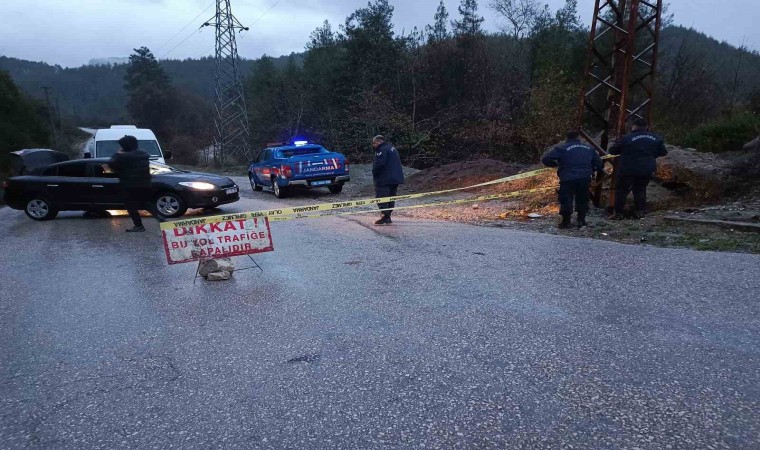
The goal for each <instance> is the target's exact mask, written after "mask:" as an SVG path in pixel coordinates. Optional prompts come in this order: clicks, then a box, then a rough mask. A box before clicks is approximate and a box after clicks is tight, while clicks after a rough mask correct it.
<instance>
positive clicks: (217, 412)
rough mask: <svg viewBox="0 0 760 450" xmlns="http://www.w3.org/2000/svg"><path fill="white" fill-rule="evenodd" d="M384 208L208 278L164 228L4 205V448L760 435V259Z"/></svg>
mask: <svg viewBox="0 0 760 450" xmlns="http://www.w3.org/2000/svg"><path fill="white" fill-rule="evenodd" d="M243 187H244V189H246V187H245V186H243ZM249 190H250V189H248V191H249ZM248 191H247V192H246V193H245V197H246V198H245V199H244V200H242V201H241V202H239V203H237V204H235V205H231V206H228V207H225V208H223V211H247V210H253V209H261V208H269V207H272V206H274V205H278V204H283V203H287V204H294V203H302V204H308V203H313V202H314V200H313V198H314V197H317V198H318V199H317V201H330V200H331V199H334V198H335V197H332V196H328V195H322V194H309V195H308V196H307V197H306V198H300V199H290V200H287V201H284V202H283V201H279V200H276V199H274V198H273V197H272V196H271V194H266V193H263V194H259V193H255V194H254V193H251V192H248ZM344 196H346V194H344ZM310 197H311V198H310ZM346 198H347V197H346ZM374 219H375V216H374V215H371V216H352V217H350V218H329V219H322V220H308V221H291V222H279V223H273V224H272V233H273V236H274V244H275V252H273V253H268V254H264V255H260V256H257V258H256V259H257V261H258V262H259V264H261V266H262V267H263V268H264V270H265V272H264V273H263V274H259V273H258V272H256V271H244V272H241V273H239V274H236V276H235V278H234V279H233V280H232V281H229V282H223V283H217V284H211V283H207V282H205V281H200V282H198V283H197V284H195V285H193V283H192V281H193V275H194V271H195V266H194V265H192V264H186V265H179V266H171V267H169V266H168V265H167V264H166V261H165V257H164V254H163V251H162V248H161V240H160V233H159V230H158V225H157V224H156V222H155V221H153V220H151V219H147V220H146V226H147V228H148V231H147V232H146V233H144V234H137V235H128V234H126V233H124V231H123V230H124V229H125V228H127V227H128V226H129V219H128V218H126V217H118V218H111V219H84V218H82V217H81V214H79V213H62V214H61V215H60V216H59V218H58V219H57V220H55V221H52V222H45V223H37V222H33V221H31V220H29V219H27V218H26V217H25V216H24V215H23V213H22V212H20V211H13V210H9V209H7V208H5V209H0V235H2V236H3V237H2V242H3V245H2V253H1V254H0V267H2V272H1V275H0V287H1V289H2V291H1V292H2V294H0V295H1V299H0V411H2V412H1V413H0V414H1V417H0V446H1V447H3V448H20V447H47V448H82V447H87V448H169V447H181V448H209V447H229V448H238V447H243V448H251V447H264V448H283V447H291V448H379V447H403V448H411V447H418V448H420V447H432V448H450V447H458V448H467V447H494V448H558V447H567V446H574V447H585V448H624V447H625V448H634V447H640V448H652V449H654V448H708V446H711V448H750V447H756V446H757V445H758V441H759V440H760V413H759V412H758V411H760V381H759V380H760V318H759V310H760V308H759V307H758V298H759V297H760V296H759V295H758V294H759V293H760V276H758V275H760V258H758V257H757V256H753V255H744V254H728V253H725V254H721V253H707V252H695V251H690V250H673V249H662V248H653V247H643V246H641V247H640V246H626V245H620V244H615V243H610V242H601V241H592V240H585V239H572V238H567V237H562V236H552V235H546V234H534V233H527V232H519V231H509V230H504V229H496V228H482V227H474V226H468V225H461V224H451V223H440V222H423V221H412V220H408V219H403V218H399V219H398V221H397V223H396V224H395V225H394V226H392V227H381V228H377V227H374V226H372V225H371V221H372V220H374ZM237 261H238V263H239V264H244V263H245V259H242V258H241V259H238V260H237ZM668 446H670V447H668Z"/></svg>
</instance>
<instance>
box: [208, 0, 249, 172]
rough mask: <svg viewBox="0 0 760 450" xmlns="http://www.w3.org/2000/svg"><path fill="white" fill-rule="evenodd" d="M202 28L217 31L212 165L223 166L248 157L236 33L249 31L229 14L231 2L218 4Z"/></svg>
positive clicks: (221, 0) (244, 105)
mask: <svg viewBox="0 0 760 450" xmlns="http://www.w3.org/2000/svg"><path fill="white" fill-rule="evenodd" d="M203 26H204V27H205V26H213V27H214V28H215V30H216V46H215V47H216V48H215V50H216V51H215V60H216V74H215V79H216V80H215V81H216V99H215V102H214V106H215V109H216V120H215V125H216V126H215V135H214V161H215V162H216V164H218V165H224V164H225V162H226V161H227V160H228V159H229V158H240V157H245V158H247V159H248V158H249V157H250V152H251V147H250V136H251V132H250V130H249V129H248V109H247V108H246V104H245V94H244V92H243V84H242V82H241V80H240V59H239V57H238V51H237V42H236V40H235V33H236V32H238V33H239V32H241V31H244V30H245V31H248V27H244V26H243V25H242V24H241V23H240V22H239V21H238V20H237V19H236V18H235V16H234V15H233V14H232V8H231V7H230V0H217V2H216V14H215V15H214V17H213V18H212V19H211V20H209V21H208V22H206V23H204V24H203Z"/></svg>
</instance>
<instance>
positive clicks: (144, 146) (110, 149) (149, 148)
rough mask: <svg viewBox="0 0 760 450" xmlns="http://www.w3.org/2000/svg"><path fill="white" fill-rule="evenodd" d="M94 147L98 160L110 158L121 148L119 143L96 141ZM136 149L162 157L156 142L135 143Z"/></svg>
mask: <svg viewBox="0 0 760 450" xmlns="http://www.w3.org/2000/svg"><path fill="white" fill-rule="evenodd" d="M96 145H97V147H96V148H97V157H98V158H110V157H111V156H113V155H114V153H116V152H118V151H119V149H120V148H121V146H120V145H119V141H98V143H97V144H96ZM137 147H138V148H139V149H141V150H142V151H144V152H145V153H147V154H149V155H150V156H156V157H159V158H160V157H161V156H162V155H161V150H160V149H159V148H158V142H156V141H137Z"/></svg>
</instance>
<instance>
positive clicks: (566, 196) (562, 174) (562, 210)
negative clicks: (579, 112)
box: [541, 130, 604, 229]
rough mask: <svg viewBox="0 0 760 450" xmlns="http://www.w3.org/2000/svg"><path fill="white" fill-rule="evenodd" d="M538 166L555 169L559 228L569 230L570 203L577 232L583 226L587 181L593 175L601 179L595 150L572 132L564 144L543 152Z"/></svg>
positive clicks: (587, 194) (586, 211)
mask: <svg viewBox="0 0 760 450" xmlns="http://www.w3.org/2000/svg"><path fill="white" fill-rule="evenodd" d="M541 162H542V163H543V164H544V165H545V166H547V167H557V176H559V205H560V206H559V214H560V215H561V216H562V221H561V222H560V223H559V228H563V229H564V228H569V227H570V217H571V216H572V215H573V201H575V210H576V211H577V212H578V219H577V225H578V228H581V227H585V226H587V223H586V214H587V213H588V210H589V206H588V202H589V197H590V195H589V188H590V187H591V177H592V175H593V174H594V172H596V173H597V174H598V175H600V176H601V173H602V172H603V171H604V162H603V161H602V159H601V158H600V157H599V155H598V154H597V153H596V150H594V149H593V148H591V147H590V146H589V145H586V144H584V143H583V142H581V140H580V133H579V132H578V131H575V130H574V131H570V132H568V133H567V141H566V142H565V143H564V144H560V145H558V146H556V147H554V148H552V149H551V150H549V151H547V152H546V153H545V154H544V156H543V157H542V158H541Z"/></svg>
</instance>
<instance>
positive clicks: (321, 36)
mask: <svg viewBox="0 0 760 450" xmlns="http://www.w3.org/2000/svg"><path fill="white" fill-rule="evenodd" d="M524 3H525V4H526V5H529V6H531V7H530V8H528V9H526V10H524V11H521V12H520V14H516V12H515V11H514V10H513V9H510V5H511V4H512V2H509V1H506V0H494V1H491V2H488V3H487V4H486V2H482V3H481V5H479V4H478V2H477V1H476V0H461V3H460V5H459V8H458V10H457V11H447V10H446V8H445V7H444V5H443V3H441V4H440V5H439V7H438V9H437V11H431V12H430V18H431V24H430V25H429V26H427V27H425V29H423V30H416V29H415V30H413V31H412V32H408V33H406V34H403V35H402V34H400V33H398V32H397V30H395V28H394V26H393V7H392V6H390V5H389V3H388V2H387V1H386V0H374V1H372V2H370V3H369V4H368V5H367V6H366V7H363V8H360V9H357V10H356V11H355V12H354V13H352V14H351V15H350V16H349V17H347V18H346V20H345V22H344V23H342V24H340V25H338V26H334V25H333V24H330V23H328V22H325V23H324V25H323V26H322V27H320V28H318V29H317V30H315V31H314V32H313V33H312V35H311V38H310V40H309V42H307V43H305V51H304V53H302V54H294V55H290V56H285V57H280V58H268V57H264V58H261V59H259V60H256V61H250V60H244V61H243V62H242V68H243V73H244V74H245V80H244V82H245V88H246V93H247V101H248V105H249V109H250V120H251V128H252V134H253V146H254V147H258V146H261V145H263V144H264V143H266V142H272V141H277V140H287V139H290V138H292V137H294V136H296V135H299V136H303V137H307V138H309V139H312V140H316V141H320V142H323V143H324V144H326V145H329V146H331V147H334V148H336V149H338V150H341V151H344V152H346V153H349V154H350V155H351V156H352V157H354V158H358V159H363V158H364V157H368V156H369V152H368V150H367V145H368V139H369V138H370V137H371V136H372V135H374V134H377V133H384V134H386V135H388V136H389V137H390V138H391V139H392V140H393V141H394V143H395V144H396V145H397V147H399V149H401V150H402V154H403V156H404V157H405V159H406V162H407V163H409V164H415V165H418V166H424V165H428V164H431V163H436V162H442V161H452V160H458V159H463V158H469V157H473V156H478V155H487V156H490V157H496V158H501V159H504V160H522V161H527V160H535V158H536V156H537V155H538V154H539V153H540V152H541V151H542V150H543V148H545V146H546V145H549V144H552V143H554V142H556V141H557V140H558V139H559V138H560V135H561V134H562V133H563V132H564V131H565V130H566V129H567V128H569V127H572V126H573V125H574V118H575V107H576V105H577V97H578V92H579V81H580V77H581V75H582V72H583V66H584V62H585V50H586V45H587V42H588V37H587V36H588V29H587V28H586V27H585V26H583V25H582V24H581V21H580V15H579V12H578V11H577V6H576V1H575V0H567V1H566V4H565V6H564V7H562V8H561V9H559V10H557V11H551V10H549V9H548V8H544V7H541V6H540V4H539V3H538V2H537V1H532V0H528V1H526V2H524ZM485 8H488V9H487V10H485ZM484 13H488V14H497V15H499V16H500V19H501V22H502V23H504V24H508V25H505V27H504V28H503V29H502V30H500V31H498V32H495V33H491V32H487V31H485V30H483V29H482V27H481V23H482V15H483V14H484ZM675 19H676V21H677V19H678V18H677V17H676V18H675ZM159 65H160V67H161V69H162V70H163V71H164V72H165V74H166V75H167V77H168V81H169V83H170V84H171V86H173V89H175V90H176V92H177V93H178V95H179V96H180V97H185V96H186V97H188V98H190V99H191V101H189V103H187V104H194V105H198V107H197V108H194V109H196V110H198V111H201V112H200V113H198V114H202V117H200V118H199V115H198V114H195V116H194V117H193V118H192V120H193V121H198V120H201V119H203V118H205V120H207V121H212V120H213V117H212V116H211V111H212V110H211V109H210V108H209V107H208V106H209V105H210V102H211V100H212V94H213V89H214V62H213V59H211V58H203V59H200V60H185V61H176V60H167V61H160V62H159ZM0 70H6V71H8V72H9V73H10V74H11V76H12V77H13V79H14V80H15V81H16V83H17V84H18V85H19V86H20V87H21V88H22V89H24V90H25V91H27V92H28V93H30V94H31V95H33V96H40V95H41V93H42V90H41V88H42V86H50V87H52V90H53V92H54V95H55V96H57V97H59V98H60V109H61V113H62V114H63V115H67V116H73V117H74V119H73V120H74V121H76V122H77V123H82V124H94V125H98V124H108V123H115V122H130V123H131V122H134V121H135V118H134V117H130V115H129V114H128V112H127V108H126V105H127V93H126V91H125V88H124V84H125V79H124V77H125V74H126V71H127V66H126V65H117V66H85V67H80V68H72V69H64V68H60V67H54V66H49V65H47V64H44V63H33V62H28V61H21V60H17V59H12V58H5V57H0ZM191 94H192V95H191ZM202 103H205V106H203V105H201V104H202ZM759 103H760V55H758V53H757V52H756V51H750V50H748V49H744V48H736V47H733V46H731V45H729V44H726V43H721V42H718V41H716V40H715V39H712V38H710V37H708V36H705V35H704V34H701V33H699V32H698V31H696V30H693V29H687V28H683V27H678V26H668V27H667V28H665V29H664V30H663V33H662V41H661V47H660V71H659V75H658V78H657V86H656V95H655V105H656V110H655V116H654V119H655V122H656V124H657V128H658V130H660V131H663V132H664V133H666V135H667V137H668V138H669V139H670V140H671V141H674V142H677V143H691V144H692V145H700V144H701V143H703V142H705V139H707V138H705V137H704V136H706V135H707V134H711V133H712V134H711V135H715V134H717V135H723V134H725V133H726V131H725V129H729V130H730V131H729V132H730V133H733V138H732V139H733V140H732V141H731V144H730V145H734V144H733V142H739V141H741V140H742V139H744V138H745V137H746V136H748V135H752V134H753V133H757V132H758V130H757V128H758V127H760V123H759V122H758V115H757V112H758V104H759ZM201 106H202V107H201ZM176 111H177V110H175V112H176ZM177 114H179V113H178V112H177ZM182 120H184V119H182V117H180V116H179V115H178V116H177V117H176V118H175V120H173V121H172V124H173V125H171V126H172V127H175V128H189V127H188V126H187V124H184V125H183V124H181V123H180V122H181V121H182ZM710 127H713V128H715V127H717V131H714V130H713V131H710V130H712V128H710ZM706 130H707V131H706ZM174 131H176V130H174ZM705 133H707V134H705ZM166 134H167V135H172V136H174V135H175V134H176V133H172V130H167V133H166ZM175 137H176V136H175ZM204 139H205V138H204ZM726 145H727V144H725V142H721V143H718V144H716V146H715V148H717V149H725V148H724V147H726Z"/></svg>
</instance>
